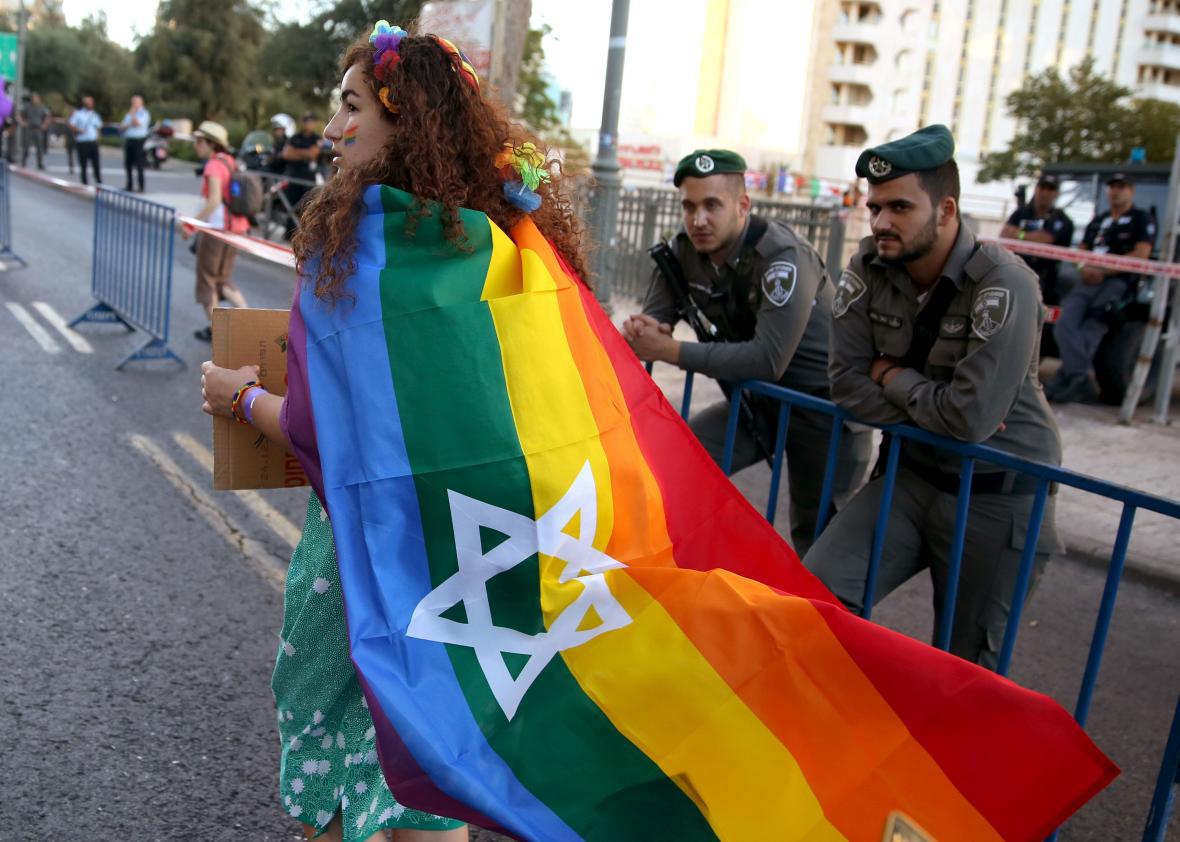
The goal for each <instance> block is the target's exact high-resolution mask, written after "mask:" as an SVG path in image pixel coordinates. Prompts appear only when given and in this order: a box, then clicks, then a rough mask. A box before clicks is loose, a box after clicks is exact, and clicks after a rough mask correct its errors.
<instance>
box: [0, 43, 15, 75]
mask: <svg viewBox="0 0 1180 842" xmlns="http://www.w3.org/2000/svg"><path fill="white" fill-rule="evenodd" d="M17 44H18V39H17V36H16V33H15V32H0V76H3V77H4V78H5V79H7V80H8V81H9V82H12V81H15V79H16V55H17Z"/></svg>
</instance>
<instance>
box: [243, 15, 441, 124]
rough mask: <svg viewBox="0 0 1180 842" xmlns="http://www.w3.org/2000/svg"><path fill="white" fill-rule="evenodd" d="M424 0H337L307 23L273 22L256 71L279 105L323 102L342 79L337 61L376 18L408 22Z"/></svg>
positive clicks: (324, 102) (316, 104)
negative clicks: (258, 71)
mask: <svg viewBox="0 0 1180 842" xmlns="http://www.w3.org/2000/svg"><path fill="white" fill-rule="evenodd" d="M423 4H424V0H393V2H389V0H384V2H381V1H380V0H338V2H335V3H330V4H325V5H324V6H323V7H322V8H321V10H320V11H319V12H317V13H316V14H315V15H314V16H313V17H312V19H311V20H310V21H309V22H308V23H283V22H280V21H277V20H276V21H273V22H272V25H271V27H270V33H269V34H268V36H267V37H266V40H265V43H264V44H263V47H262V57H261V62H260V67H259V69H260V71H261V74H262V78H263V80H264V83H265V85H264V87H265V88H266V89H267V90H268V91H270V92H271V98H270V99H269V100H268V104H272V105H274V106H275V107H276V109H277V108H286V109H289V110H290V109H291V104H294V103H298V104H299V106H300V107H312V108H321V107H323V106H324V105H325V104H326V103H327V101H328V98H329V96H330V94H331V92H332V90H333V89H334V88H335V87H336V86H337V85H338V84H339V83H340V69H339V67H338V64H339V62H340V57H341V55H343V54H344V51H345V50H346V49H347V48H348V46H349V45H350V44H351V43H352V42H353V41H354V40H356V38H357V37H359V36H361V35H367V34H368V33H369V32H370V31H371V30H372V28H373V24H374V23H376V22H377V21H378V20H381V19H385V20H388V21H390V22H391V23H394V24H399V25H401V26H403V27H408V26H409V24H410V23H411V22H412V21H413V20H414V19H415V18H417V17H418V14H419V13H420V12H421V11H422V6H423Z"/></svg>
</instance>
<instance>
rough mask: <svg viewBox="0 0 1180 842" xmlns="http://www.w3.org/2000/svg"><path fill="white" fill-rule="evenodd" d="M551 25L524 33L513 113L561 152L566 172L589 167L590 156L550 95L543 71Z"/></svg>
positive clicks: (575, 171)
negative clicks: (569, 127) (546, 43)
mask: <svg viewBox="0 0 1180 842" xmlns="http://www.w3.org/2000/svg"><path fill="white" fill-rule="evenodd" d="M549 31H550V28H549V26H547V25H543V26H542V27H541V28H540V29H530V30H529V31H528V33H527V34H526V35H525V41H524V51H523V54H522V55H521V61H520V74H519V75H518V77H517V82H516V103H515V105H516V112H517V116H518V117H519V118H520V120H521V121H522V122H523V123H524V124H525V125H526V126H528V127H529V128H530V129H531V130H532V131H533V132H535V133H536V134H537V136H538V137H540V138H541V139H542V140H544V141H545V142H546V143H548V144H550V145H552V146H556V147H558V148H560V149H561V150H562V151H563V152H564V153H565V155H564V163H563V167H564V169H565V171H566V173H567V174H578V173H582V172H584V171H585V170H587V169H589V166H590V157H589V155H587V154H586V150H585V149H584V148H583V147H582V145H581V144H580V143H578V142H577V141H576V140H575V139H574V137H573V135H571V134H570V133H569V130H568V129H567V128H566V127H565V124H564V123H563V121H562V119H561V107H560V105H559V104H558V103H557V102H556V101H554V99H553V97H552V96H551V95H550V93H549V92H550V91H551V90H552V82H551V79H550V77H548V76H547V75H546V74H545V73H544V70H545V45H544V41H545V36H546V35H548V34H549Z"/></svg>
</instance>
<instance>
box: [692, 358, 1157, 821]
mask: <svg viewBox="0 0 1180 842" xmlns="http://www.w3.org/2000/svg"><path fill="white" fill-rule="evenodd" d="M684 388H685V396H686V398H685V400H684V401H683V402H682V406H681V415H682V416H684V417H685V418H687V416H688V411H689V396H690V395H691V389H692V374H691V372H689V373H687V374H686V379H685V387H684ZM743 390H745V391H747V392H752V393H755V394H759V395H763V396H765V397H768V398H770V399H772V400H776V401H778V402H779V404H780V407H779V416H778V425H777V431H776V441H775V453H774V460H773V465H772V473H771V490H770V506H769V509H768V511H767V518H768V519H769V520H770V521H771V522H773V520H774V510H775V505H776V502H777V496H778V486H779V482H780V480H781V477H782V468H783V459H784V452H785V444H786V437H787V434H788V427H789V422H790V411H791V407H793V406H797V407H800V408H803V409H809V410H813V411H816V412H822V413H825V414H827V415H830V416H832V417H833V424H832V434H831V439H830V443H829V446H828V462H827V468H826V470H825V472H824V481H823V487H822V491H821V496H820V505H819V520H818V523H817V525H816V537H817V538H818V537H819V535H820V533H821V532H823V530H824V528H825V526H826V525H827V524H826V520H827V514H828V511H829V510H830V508H831V500H832V486H833V481H834V477H835V473H836V454H837V452H838V449H839V445H840V439H841V436H842V434H843V428H844V424H843V422H845V421H857V419H855V418H854V417H853V416H851V415H850V414H849V413H848V412H846V411H845V410H843V409H842V408H840V407H839V406H838V405H836V404H835V403H833V402H831V401H828V400H824V399H822V398H816V397H814V396H812V395H807V394H804V393H802V392H797V391H794V390H792V389H787V388H784V387H782V386H777V385H774V384H770V383H763V382H757V381H746V382H743V383H740V384H738V385H737V387H735V388H734V389H733V392H732V394H733V399H732V400H731V402H730V411H729V426H728V429H727V431H726V440H725V451H724V456H723V459H722V470H723V471H724V472H725V473H726V474H727V475H728V474H729V473H730V466H731V465H732V461H733V449H734V443H735V441H736V438H737V431H738V420H739V415H740V405H739V402H738V397H739V396H740V395H741V393H742V391H743ZM871 426H877V427H878V428H879V429H881V430H883V431H884V432H886V433H889V434H890V443H889V447H888V450H887V456H886V463H885V472H884V479H883V484H882V485H883V487H882V493H881V502H880V509H879V511H878V515H877V523H876V526H875V527H874V530H873V542H872V548H871V551H870V555H869V570H868V575H867V578H866V582H865V594H864V602H863V605H864V610H863V616H864V617H865V618H866V619H869V618H870V617H871V615H872V605H873V595H874V589H875V587H876V578H877V572H878V568H879V566H880V561H881V555H882V551H883V550H884V547H885V538H886V528H887V525H888V515H889V509H890V505H891V503H892V492H893V488H894V485H895V482H896V479H897V469H898V464H899V462H900V455H901V443H902V441H903V440H908V441H914V442H919V443H922V444H926V445H930V446H933V447H936V448H939V449H941V450H944V451H949V452H951V453H955V454H957V455H958V456H959V457H960V458H961V460H962V464H961V467H960V469H959V495H958V499H957V501H956V502H957V506H956V517H955V530H954V535H953V538H952V542H951V550H950V558H949V559H948V560H947V562H948V565H949V568H950V570H949V573H948V577H947V584H946V593H945V596H944V601H943V605H942V611H941V618H940V624H939V628H938V630H937V635H936V645H937V646H938V647H939V648H940V649H944V650H946V649H949V647H950V633H951V624H952V622H953V619H954V610H955V602H956V597H957V595H958V581H959V574H960V571H961V568H962V557H963V549H964V545H965V539H966V529H967V516H968V507H969V504H970V499H971V478H972V476H973V474H974V470H975V463H976V462H985V463H988V464H992V465H996V466H999V467H1001V468H1004V469H1006V470H1009V471H1015V472H1018V473H1020V474H1024V475H1026V476H1030V477H1033V478H1035V479H1036V480H1037V485H1036V491H1035V492H1034V496H1033V506H1032V511H1031V513H1030V516H1029V521H1028V530H1027V533H1026V537H1025V541H1024V550H1023V553H1022V556H1021V562H1020V570H1019V573H1018V574H1017V580H1016V584H1015V588H1014V590H1013V593H1012V600H1011V606H1012V608H1011V610H1010V612H1009V615H1008V624H1007V628H1006V629H1005V632H1004V638H1003V643H1002V644H1001V648H1000V657H999V661H998V665H997V668H996V671H997V672H998V673H999V674H1000V675H1006V674H1007V672H1008V668H1009V666H1010V665H1011V662H1012V653H1013V650H1014V649H1015V646H1016V636H1017V633H1018V631H1019V629H1020V618H1021V613H1022V611H1023V608H1024V602H1025V598H1026V596H1027V595H1028V589H1029V585H1030V583H1031V581H1032V571H1033V564H1034V561H1035V556H1036V549H1037V539H1038V538H1039V536H1040V531H1041V524H1042V521H1043V519H1044V515H1045V506H1046V503H1047V501H1048V497H1049V493H1050V486H1051V485H1052V484H1054V483H1056V484H1059V485H1065V486H1070V487H1072V488H1076V489H1078V490H1080V491H1084V492H1088V493H1090V494H1096V495H1098V496H1100V497H1104V498H1107V499H1110V500H1113V501H1115V502H1118V503H1121V504H1122V507H1123V508H1122V515H1121V518H1120V521H1119V526H1118V531H1117V533H1116V535H1115V540H1114V547H1113V551H1112V553H1111V559H1110V565H1109V567H1108V570H1107V575H1106V583H1105V586H1104V588H1103V592H1102V600H1101V603H1100V605H1099V609H1098V616H1097V618H1096V620H1095V624H1094V631H1093V635H1092V637H1091V641H1090V649H1089V652H1088V655H1087V658H1086V666H1085V670H1084V673H1083V676H1082V683H1081V688H1080V689H1079V691H1078V696H1077V700H1076V703H1075V706H1074V719H1076V720H1077V722H1078V724H1079V725H1081V726H1082V727H1085V725H1086V720H1087V718H1088V717H1089V713H1090V706H1091V703H1092V701H1093V698H1094V688H1095V685H1096V684H1097V681H1098V672H1099V669H1100V667H1101V664H1102V656H1103V652H1104V650H1105V647H1106V640H1107V635H1108V633H1109V631H1110V623H1111V618H1112V616H1113V614H1114V607H1115V600H1116V597H1117V595H1118V589H1119V584H1120V582H1121V580H1122V573H1123V567H1124V564H1125V562H1126V558H1127V548H1128V546H1129V545H1130V541H1131V529H1132V527H1133V525H1134V521H1135V514H1136V512H1137V511H1139V510H1140V509H1143V510H1146V511H1151V512H1156V513H1158V514H1162V515H1164V516H1166V517H1170V518H1173V519H1175V520H1177V521H1178V522H1180V502H1177V501H1175V500H1169V499H1167V498H1164V497H1158V496H1155V495H1152V494H1147V493H1144V492H1142V491H1138V490H1136V489H1133V488H1127V487H1125V486H1121V485H1117V484H1115V483H1111V482H1107V481H1105V480H1100V479H1095V478H1094V477H1089V476H1086V475H1084V474H1078V473H1075V472H1073V471H1069V470H1066V469H1064V468H1060V467H1058V466H1056V465H1047V464H1043V463H1039V462H1032V461H1029V460H1027V459H1022V458H1020V457H1018V456H1013V455H1012V454H1010V453H1005V452H1004V451H1002V450H997V449H996V448H993V447H987V446H985V445H981V444H969V443H966V442H962V441H957V440H955V439H949V438H946V437H944V436H939V435H935V434H934V433H930V432H927V431H925V430H921V429H918V428H917V427H912V426H908V425H904V424H892V425H886V426H880V425H871ZM1177 786H1180V704H1178V707H1177V712H1176V716H1175V718H1174V719H1173V722H1172V724H1171V729H1170V732H1169V737H1168V740H1167V746H1166V748H1165V750H1164V757H1163V761H1162V763H1161V766H1160V770H1159V775H1158V777H1157V780H1156V787H1155V793H1154V797H1153V799H1152V802H1151V807H1150V811H1149V814H1148V823H1147V828H1146V829H1145V831H1144V835H1143V839H1144V840H1152V842H1159V840H1162V839H1163V834H1164V832H1165V829H1166V827H1167V821H1168V814H1169V811H1170V809H1171V806H1172V804H1173V803H1174V801H1175V796H1176V793H1175V789H1176V787H1177ZM1055 835H1056V834H1054V836H1055Z"/></svg>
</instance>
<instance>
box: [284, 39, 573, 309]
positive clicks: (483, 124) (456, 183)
mask: <svg viewBox="0 0 1180 842" xmlns="http://www.w3.org/2000/svg"><path fill="white" fill-rule="evenodd" d="M398 52H399V53H400V56H401V60H400V61H398V62H397V65H396V66H395V67H394V68H393V70H392V72H391V74H390V75H389V77H388V78H387V80H386V82H385V84H389V86H390V88H391V90H392V91H393V97H394V99H395V100H396V102H397V106H398V113H397V114H393V113H389V112H384V117H385V119H388V120H389V121H390V123H391V124H392V126H393V131H392V134H391V135H390V138H389V140H388V142H387V143H386V145H385V149H384V151H383V153H382V154H381V155H379V156H378V157H377V158H376V159H375V160H373V161H371V162H370V163H368V164H367V165H365V166H363V167H357V168H355V169H351V168H350V169H346V170H341V171H340V172H338V173H337V174H336V175H335V176H334V177H333V178H332V179H331V180H330V181H329V182H328V183H327V184H326V185H325V186H324V187H323V188H321V189H320V190H318V191H317V192H316V194H315V195H314V196H313V198H312V199H311V200H310V201H309V202H308V204H307V207H306V208H305V209H304V211H303V215H302V217H301V220H300V227H299V230H298V231H297V232H296V234H295V237H294V238H293V240H292V247H293V248H294V251H295V259H296V263H297V266H298V268H299V271H300V273H301V274H303V273H304V268H305V267H307V266H311V265H314V266H315V274H314V277H308V278H307V280H308V281H309V282H311V283H312V284H313V285H314V289H315V294H316V295H317V296H319V297H321V298H326V299H329V300H336V299H337V298H339V297H341V296H342V295H346V294H347V293H346V291H345V284H346V282H347V280H348V278H349V277H350V276H351V275H352V274H353V273H354V272H355V271H356V260H355V251H356V237H355V233H356V228H357V225H358V223H359V221H360V215H361V210H362V203H361V197H362V194H363V193H364V190H365V188H366V187H368V186H369V185H372V184H387V185H390V186H391V187H397V188H400V189H402V190H405V191H406V192H407V193H409V194H411V195H412V196H414V197H415V198H416V199H418V200H419V212H418V213H417V215H415V214H410V216H409V218H408V219H407V231H408V232H409V233H410V234H412V233H413V229H414V228H415V227H416V225H417V222H418V220H419V219H420V218H421V217H422V216H425V215H426V214H427V208H426V203H438V206H440V207H441V218H442V223H443V230H444V232H445V234H446V237H447V239H448V240H450V241H451V242H452V243H453V244H454V245H455V246H456V247H458V248H460V249H464V248H469V245H468V242H467V234H466V231H465V230H464V228H463V222H462V220H461V219H460V218H459V213H458V209H459V208H461V207H463V208H470V209H472V210H477V211H482V212H483V213H485V214H487V215H488V217H489V218H491V220H492V221H493V222H495V223H496V225H498V226H499V227H500V228H501V229H503V230H505V231H507V230H508V229H509V228H511V227H512V226H513V225H515V224H516V223H517V222H519V221H520V219H521V217H522V216H523V215H524V214H523V212H522V211H520V210H519V209H518V208H516V207H514V206H513V205H511V204H510V203H509V202H508V200H507V199H506V198H505V196H504V192H503V186H504V182H503V179H502V177H501V175H500V173H499V172H498V170H497V167H496V164H495V159H496V156H497V155H499V154H500V153H501V152H502V151H503V149H504V146H505V144H506V143H512V144H515V145H518V146H519V145H520V144H522V143H524V142H526V141H530V140H531V141H533V142H534V143H536V144H537V147H538V148H542V149H543V148H544V146H543V145H542V144H541V143H539V142H538V141H537V140H536V139H535V138H532V137H530V136H529V134H528V133H527V132H526V131H525V130H524V128H523V127H521V126H519V125H517V124H514V123H512V122H511V121H510V120H509V119H508V117H507V114H506V113H505V112H504V110H503V109H502V108H501V107H500V106H499V105H497V104H495V103H493V102H490V101H489V100H487V99H485V98H484V97H483V96H481V95H480V93H479V92H478V91H477V90H476V89H475V87H474V86H473V85H471V84H470V82H469V81H467V80H466V79H465V78H464V77H463V75H462V74H461V73H459V72H457V70H456V67H455V65H454V63H453V59H452V57H451V56H450V55H448V54H447V52H445V50H444V49H443V48H442V47H441V46H440V45H439V44H438V43H437V42H436V41H435V40H434V39H433V38H430V37H427V36H407V37H406V38H404V39H402V42H401V45H400V48H399V50H398ZM373 57H374V49H373V47H372V46H371V45H370V44H369V41H368V38H363V39H361V40H358V41H357V42H355V43H354V44H353V45H352V46H351V47H349V48H348V50H347V51H345V53H344V56H343V57H342V59H341V62H340V72H341V74H343V73H345V72H346V71H347V70H348V69H349V68H350V67H352V66H354V65H360V66H361V69H362V70H363V71H364V77H365V84H367V85H368V86H369V89H370V90H371V91H372V93H373V98H374V99H375V100H376V99H378V91H379V90H380V88H381V87H382V84H383V83H382V82H380V81H378V80H377V79H376V78H375V76H374V72H373V70H374V68H373ZM427 139H428V140H427ZM547 164H548V166H549V168H550V170H551V172H552V173H553V178H552V181H551V182H550V183H542V184H541V185H540V186H539V187H538V188H537V193H538V194H540V196H541V198H542V200H543V201H542V203H541V207H540V208H539V209H538V210H536V211H535V212H533V214H532V218H533V221H534V222H535V223H536V225H537V227H538V228H539V229H540V230H541V233H542V234H544V236H545V237H546V238H547V239H548V240H549V241H550V242H551V243H552V244H553V246H554V247H555V248H556V249H557V251H558V252H559V253H560V254H561V256H562V257H564V258H565V260H566V261H567V262H568V263H569V264H570V265H571V266H572V267H573V269H574V270H575V271H576V272H577V273H578V274H579V275H580V276H581V277H582V278H585V277H587V275H586V266H585V258H584V254H583V231H582V225H581V222H580V221H579V219H578V217H577V214H576V213H575V209H574V204H573V201H572V200H571V198H570V195H569V193H568V192H567V189H566V188H565V186H564V185H563V183H562V179H561V177H560V175H561V172H560V164H559V163H558V162H557V161H556V160H549V161H548V162H547Z"/></svg>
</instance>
